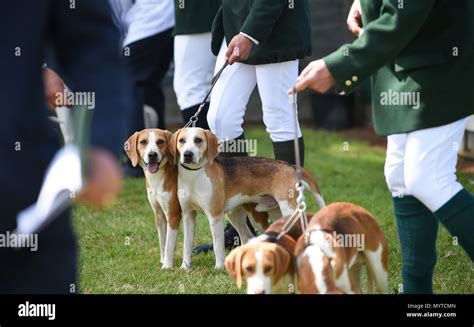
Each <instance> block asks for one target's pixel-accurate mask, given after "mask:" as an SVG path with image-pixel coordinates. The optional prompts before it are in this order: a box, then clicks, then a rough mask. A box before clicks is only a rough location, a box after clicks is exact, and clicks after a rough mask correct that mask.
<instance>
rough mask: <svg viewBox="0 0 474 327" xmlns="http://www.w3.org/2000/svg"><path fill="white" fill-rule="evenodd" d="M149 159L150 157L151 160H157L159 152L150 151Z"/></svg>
mask: <svg viewBox="0 0 474 327" xmlns="http://www.w3.org/2000/svg"><path fill="white" fill-rule="evenodd" d="M148 159H150V160H156V159H158V153H156V152H150V153H148Z"/></svg>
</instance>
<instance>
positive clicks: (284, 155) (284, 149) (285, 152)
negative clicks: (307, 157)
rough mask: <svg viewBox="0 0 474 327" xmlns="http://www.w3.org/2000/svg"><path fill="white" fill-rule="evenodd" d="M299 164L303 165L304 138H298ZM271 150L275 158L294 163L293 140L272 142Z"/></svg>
mask: <svg viewBox="0 0 474 327" xmlns="http://www.w3.org/2000/svg"><path fill="white" fill-rule="evenodd" d="M298 144H299V150H300V159H301V166H304V139H303V137H300V138H299V139H298ZM273 152H274V153H275V159H276V160H282V161H286V162H288V163H290V164H292V165H295V164H296V158H295V144H294V141H293V140H291V141H285V142H273Z"/></svg>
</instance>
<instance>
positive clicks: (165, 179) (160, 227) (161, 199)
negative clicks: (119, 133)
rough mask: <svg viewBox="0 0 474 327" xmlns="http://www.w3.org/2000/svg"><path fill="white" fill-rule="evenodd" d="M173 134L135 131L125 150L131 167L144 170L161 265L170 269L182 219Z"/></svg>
mask: <svg viewBox="0 0 474 327" xmlns="http://www.w3.org/2000/svg"><path fill="white" fill-rule="evenodd" d="M171 137H172V133H171V132H168V131H163V130H160V129H145V130H143V131H141V132H136V133H135V134H133V135H132V136H130V138H129V139H128V141H127V142H125V145H124V149H125V152H126V153H127V155H128V157H129V158H130V160H131V162H132V166H133V167H136V166H137V165H140V166H141V167H142V168H143V171H144V173H145V180H146V189H147V194H148V202H150V205H151V208H152V210H153V213H154V215H155V223H156V228H157V231H158V238H159V242H160V253H161V263H162V264H163V266H162V267H163V268H164V269H165V268H172V267H173V260H174V252H175V249H176V238H177V235H178V228H179V223H180V219H181V208H180V206H179V201H178V196H177V188H178V187H177V182H178V168H177V167H176V165H175V164H174V161H173V158H172V156H171V153H170V140H171Z"/></svg>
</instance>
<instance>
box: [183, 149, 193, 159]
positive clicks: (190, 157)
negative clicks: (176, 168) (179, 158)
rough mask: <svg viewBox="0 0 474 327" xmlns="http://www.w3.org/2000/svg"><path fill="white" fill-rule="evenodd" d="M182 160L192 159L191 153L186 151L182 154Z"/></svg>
mask: <svg viewBox="0 0 474 327" xmlns="http://www.w3.org/2000/svg"><path fill="white" fill-rule="evenodd" d="M183 156H184V159H192V158H193V153H192V152H191V151H186V152H185V153H183Z"/></svg>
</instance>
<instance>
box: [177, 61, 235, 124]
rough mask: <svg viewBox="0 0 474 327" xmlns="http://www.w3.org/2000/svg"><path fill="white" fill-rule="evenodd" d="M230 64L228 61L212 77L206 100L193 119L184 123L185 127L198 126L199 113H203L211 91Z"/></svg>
mask: <svg viewBox="0 0 474 327" xmlns="http://www.w3.org/2000/svg"><path fill="white" fill-rule="evenodd" d="M228 65H229V62H228V61H226V62H225V64H224V66H222V68H221V69H220V70H219V71H218V72H217V74H216V75H215V76H214V77H213V78H212V84H211V89H210V90H209V92H208V93H207V94H206V97H205V98H204V101H203V102H202V103H201V105H200V106H199V109H198V110H197V111H196V113H195V114H194V115H193V116H192V117H191V119H190V120H189V122H188V123H187V124H186V125H184V128H188V127H196V123H197V121H198V119H199V118H198V117H199V114H200V113H201V111H202V109H203V108H204V106H205V105H206V103H207V101H208V100H209V97H210V96H211V93H212V90H213V89H214V86H216V84H217V81H218V80H219V77H221V75H222V72H223V71H224V69H225V68H226V67H227V66H228Z"/></svg>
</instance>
